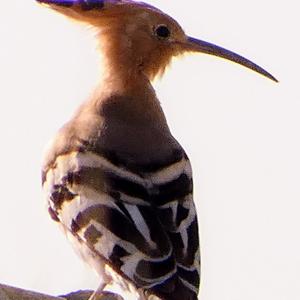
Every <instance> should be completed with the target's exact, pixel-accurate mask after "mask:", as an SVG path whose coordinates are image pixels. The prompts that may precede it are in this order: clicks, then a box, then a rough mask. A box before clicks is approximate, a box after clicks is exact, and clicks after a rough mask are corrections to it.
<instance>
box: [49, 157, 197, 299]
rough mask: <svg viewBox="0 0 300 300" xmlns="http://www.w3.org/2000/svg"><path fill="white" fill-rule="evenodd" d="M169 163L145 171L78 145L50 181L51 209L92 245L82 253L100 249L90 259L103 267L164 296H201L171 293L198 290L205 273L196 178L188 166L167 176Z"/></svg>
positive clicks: (86, 245)
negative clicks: (199, 254) (194, 188)
mask: <svg viewBox="0 0 300 300" xmlns="http://www.w3.org/2000/svg"><path fill="white" fill-rule="evenodd" d="M188 166H189V163H188ZM167 169H168V168H165V170H164V171H161V172H152V173H149V174H148V175H147V176H146V177H141V176H140V175H137V174H135V173H133V172H131V171H128V170H126V169H124V168H121V167H117V166H116V165H114V164H112V163H111V162H110V161H109V160H108V159H106V158H104V157H101V156H99V155H98V154H94V153H92V152H78V151H74V152H71V153H69V154H65V155H61V156H59V157H57V159H56V161H55V163H54V164H53V165H52V167H51V168H49V169H48V170H47V172H46V175H45V177H44V178H45V182H44V189H45V190H46V193H47V198H48V203H49V212H50V215H51V216H52V217H53V218H54V219H55V220H56V221H58V222H60V223H61V224H62V225H63V227H64V228H66V229H67V231H68V232H69V233H71V234H72V235H73V236H75V237H77V238H78V239H79V240H80V242H81V243H83V244H84V247H82V249H84V248H87V249H88V251H89V253H88V254H85V253H81V255H83V256H89V257H91V256H92V257H93V259H92V262H91V259H90V258H89V259H85V260H88V261H90V263H91V264H92V265H93V267H94V268H95V269H96V270H97V271H98V272H99V273H101V272H103V270H99V269H103V266H104V265H105V264H108V265H109V266H110V267H111V268H112V269H113V270H114V271H116V272H117V273H118V274H121V276H125V277H126V278H127V279H129V281H131V282H132V283H134V285H135V286H136V287H138V288H143V289H147V290H148V291H149V292H150V293H153V294H156V295H163V299H196V298H193V296H188V297H185V298H182V297H181V298H180V297H174V296H172V297H171V296H170V295H171V294H173V293H174V292H176V291H177V294H178V295H180V293H178V291H179V290H182V291H185V292H186V291H187V290H191V291H189V293H190V294H191V295H195V294H196V292H197V288H198V286H197V282H199V280H198V277H197V276H199V274H198V273H197V275H195V272H198V269H197V263H195V261H197V250H198V232H197V224H196V215H195V209H194V205H193V202H192V199H191V195H190V193H191V178H189V175H187V174H186V172H185V171H184V170H183V173H182V175H180V176H178V178H177V179H176V180H173V179H172V178H171V179H170V181H168V180H167V181H166V176H165V175H166V174H167V173H168V171H166V170H167ZM165 173H166V174H165ZM175 176H177V175H176V174H175ZM167 177H168V176H167ZM169 177H170V176H169ZM171 177H172V176H171ZM84 251H86V250H84ZM103 264H104V265H103ZM100 265H101V266H100ZM196 277H197V278H196ZM195 278H196V279H195ZM197 280H198V281H197ZM179 287H180V289H179ZM181 296H182V295H181Z"/></svg>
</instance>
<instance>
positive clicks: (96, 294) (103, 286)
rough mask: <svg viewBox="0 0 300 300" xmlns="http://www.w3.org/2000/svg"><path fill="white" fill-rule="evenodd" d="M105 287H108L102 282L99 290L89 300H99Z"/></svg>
mask: <svg viewBox="0 0 300 300" xmlns="http://www.w3.org/2000/svg"><path fill="white" fill-rule="evenodd" d="M105 286H106V283H105V282H101V283H100V285H99V286H98V288H97V289H96V290H95V291H94V292H93V294H92V295H91V296H90V297H89V299H88V300H97V298H98V296H99V294H100V293H101V292H102V291H103V289H104V288H105Z"/></svg>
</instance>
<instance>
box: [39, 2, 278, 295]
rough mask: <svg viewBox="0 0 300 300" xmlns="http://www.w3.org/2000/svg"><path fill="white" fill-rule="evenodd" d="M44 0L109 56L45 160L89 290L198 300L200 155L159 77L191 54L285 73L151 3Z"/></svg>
mask: <svg viewBox="0 0 300 300" xmlns="http://www.w3.org/2000/svg"><path fill="white" fill-rule="evenodd" d="M37 1H38V2H39V3H40V4H42V5H43V6H46V7H49V8H51V9H53V10H54V11H56V12H58V13H60V14H62V15H64V16H66V17H68V18H69V19H71V20H73V21H77V22H80V23H82V24H85V25H87V26H92V27H93V28H95V29H96V30H97V34H96V39H97V40H98V41H99V51H100V52H101V54H102V59H103V65H104V75H103V76H102V78H101V82H100V83H99V86H98V87H97V88H96V90H95V91H94V92H93V93H92V95H91V96H90V97H88V99H87V100H86V101H85V102H83V104H82V105H81V106H80V107H79V109H78V110H77V111H76V112H75V113H74V115H73V117H72V118H71V119H70V120H69V121H68V122H67V123H66V124H65V125H64V126H63V127H62V128H61V129H60V130H59V131H58V133H57V134H56V136H55V137H54V138H53V140H52V142H51V144H50V146H49V147H48V150H47V153H46V155H45V158H44V163H43V167H42V186H43V190H44V192H45V197H46V199H47V205H48V211H49V214H50V216H51V218H52V219H53V220H54V221H55V222H56V223H57V224H58V225H59V226H60V227H61V228H62V229H63V231H64V233H65V234H66V236H67V238H68V239H69V240H70V241H71V243H72V245H73V246H74V248H75V250H76V251H77V252H78V253H79V255H80V256H81V258H82V259H83V260H84V261H85V262H86V263H87V264H89V265H90V266H91V268H93V269H94V270H95V271H96V273H97V274H98V275H99V287H98V289H97V290H96V291H95V293H94V294H93V295H92V296H91V298H90V299H96V298H95V297H96V294H97V293H99V292H101V291H103V290H104V289H106V288H108V287H116V288H119V289H120V290H121V291H123V294H122V295H124V294H126V293H127V295H130V296H128V297H127V298H126V299H139V300H148V299H149V300H150V299H152V300H154V299H160V300H182V299H185V300H195V299H197V298H198V293H199V286H200V245H199V233H198V221H197V213H196V207H195V202H194V201H193V178H192V168H191V163H190V161H189V158H188V156H187V154H186V152H185V150H184V149H183V148H182V146H181V145H180V144H179V142H178V141H177V140H176V139H175V138H174V137H173V135H172V133H171V132H170V129H169V126H168V123H167V120H166V117H165V114H164V112H163V110H162V107H161V105H160V102H159V100H158V98H157V95H156V92H155V90H154V88H153V86H152V82H153V80H154V79H155V78H156V77H157V76H161V75H162V74H163V73H164V71H165V70H166V68H167V67H168V66H169V64H170V62H171V60H172V58H173V57H175V56H180V55H182V54H184V53H204V54H209V55H214V56H218V57H221V58H224V59H227V60H230V61H232V62H235V63H237V64H240V65H243V66H245V67H247V68H249V69H252V70H253V71H255V72H257V73H260V74H261V75H263V76H265V77H267V78H269V79H271V80H273V81H277V79H276V78H275V77H273V76H272V75H271V74H270V73H269V72H267V71H266V70H265V69H263V68H261V67H260V66H258V65H257V64H255V63H253V62H251V61H250V60H248V59H246V58H245V57H243V56H240V55H238V54H236V53H234V52H232V51H229V50H227V49H225V48H222V47H220V46H217V45H215V44H212V43H209V42H206V41H203V40H200V39H196V38H193V37H190V36H188V35H187V34H186V33H185V32H184V30H183V29H182V27H181V26H180V25H179V24H178V22H177V21H176V20H174V19H173V18H172V17H171V16H169V15H167V14H166V13H164V12H163V11H161V10H159V9H158V8H156V7H154V6H152V5H149V4H146V3H144V2H137V1H132V0H102V1H101V0H93V1H92V0H37ZM178 88H179V87H178ZM130 297H131V298H130Z"/></svg>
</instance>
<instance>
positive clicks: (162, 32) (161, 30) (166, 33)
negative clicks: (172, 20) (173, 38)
mask: <svg viewBox="0 0 300 300" xmlns="http://www.w3.org/2000/svg"><path fill="white" fill-rule="evenodd" d="M154 32H155V35H156V36H157V37H158V38H160V39H164V40H165V39H167V38H169V37H170V35H171V32H170V29H169V28H168V27H167V26H166V25H158V26H157V27H156V28H155V31H154Z"/></svg>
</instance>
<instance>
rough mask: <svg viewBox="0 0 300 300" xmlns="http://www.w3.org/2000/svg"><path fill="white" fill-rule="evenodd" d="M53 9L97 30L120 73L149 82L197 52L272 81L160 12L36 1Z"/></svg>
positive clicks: (95, 2)
mask: <svg viewBox="0 0 300 300" xmlns="http://www.w3.org/2000/svg"><path fill="white" fill-rule="evenodd" d="M37 1H38V2H40V3H42V4H45V5H48V6H50V7H51V8H52V9H54V10H56V11H58V12H60V13H62V14H64V15H66V16H68V17H70V18H71V19H74V20H76V21H80V22H83V23H86V24H89V25H92V26H93V27H96V28H99V34H100V36H101V39H100V40H101V44H102V50H103V51H104V53H105V55H106V57H107V58H108V59H109V62H110V63H111V64H112V65H113V64H116V65H117V67H118V68H119V69H120V70H121V69H122V68H124V69H126V70H127V71H133V72H142V73H144V74H145V75H146V76H147V77H148V78H149V79H153V78H154V77H155V76H156V75H159V74H162V73H163V71H164V70H165V68H166V66H167V65H168V64H169V63H170V61H171V59H172V57H174V56H177V55H180V54H183V53H185V52H200V53H206V54H210V55H215V56H219V57H222V58H224V59H227V60H230V61H233V62H235V63H238V64H240V65H243V66H245V67H247V68H250V69H252V70H254V71H256V72H258V73H260V74H262V75H264V76H266V77H268V78H270V79H271V80H274V81H277V80H276V79H275V78H274V77H273V76H272V75H271V74H270V73H268V72H267V71H266V70H264V69H263V68H261V67H259V66H258V65H256V64H255V63H253V62H251V61H250V60H248V59H246V58H244V57H242V56H240V55H238V54H236V53H233V52H231V51H229V50H226V49H224V48H222V47H219V46H216V45H214V44H211V43H208V42H205V41H202V40H199V39H195V38H192V37H189V36H187V35H186V34H185V32H184V31H183V29H182V28H181V26H180V25H179V24H178V23H177V22H176V21H175V20H174V19H173V18H171V17H170V16H168V15H166V14H165V13H163V12H162V11H160V10H159V9H157V8H155V7H153V6H151V5H148V4H145V3H143V2H136V1H131V0H37Z"/></svg>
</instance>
